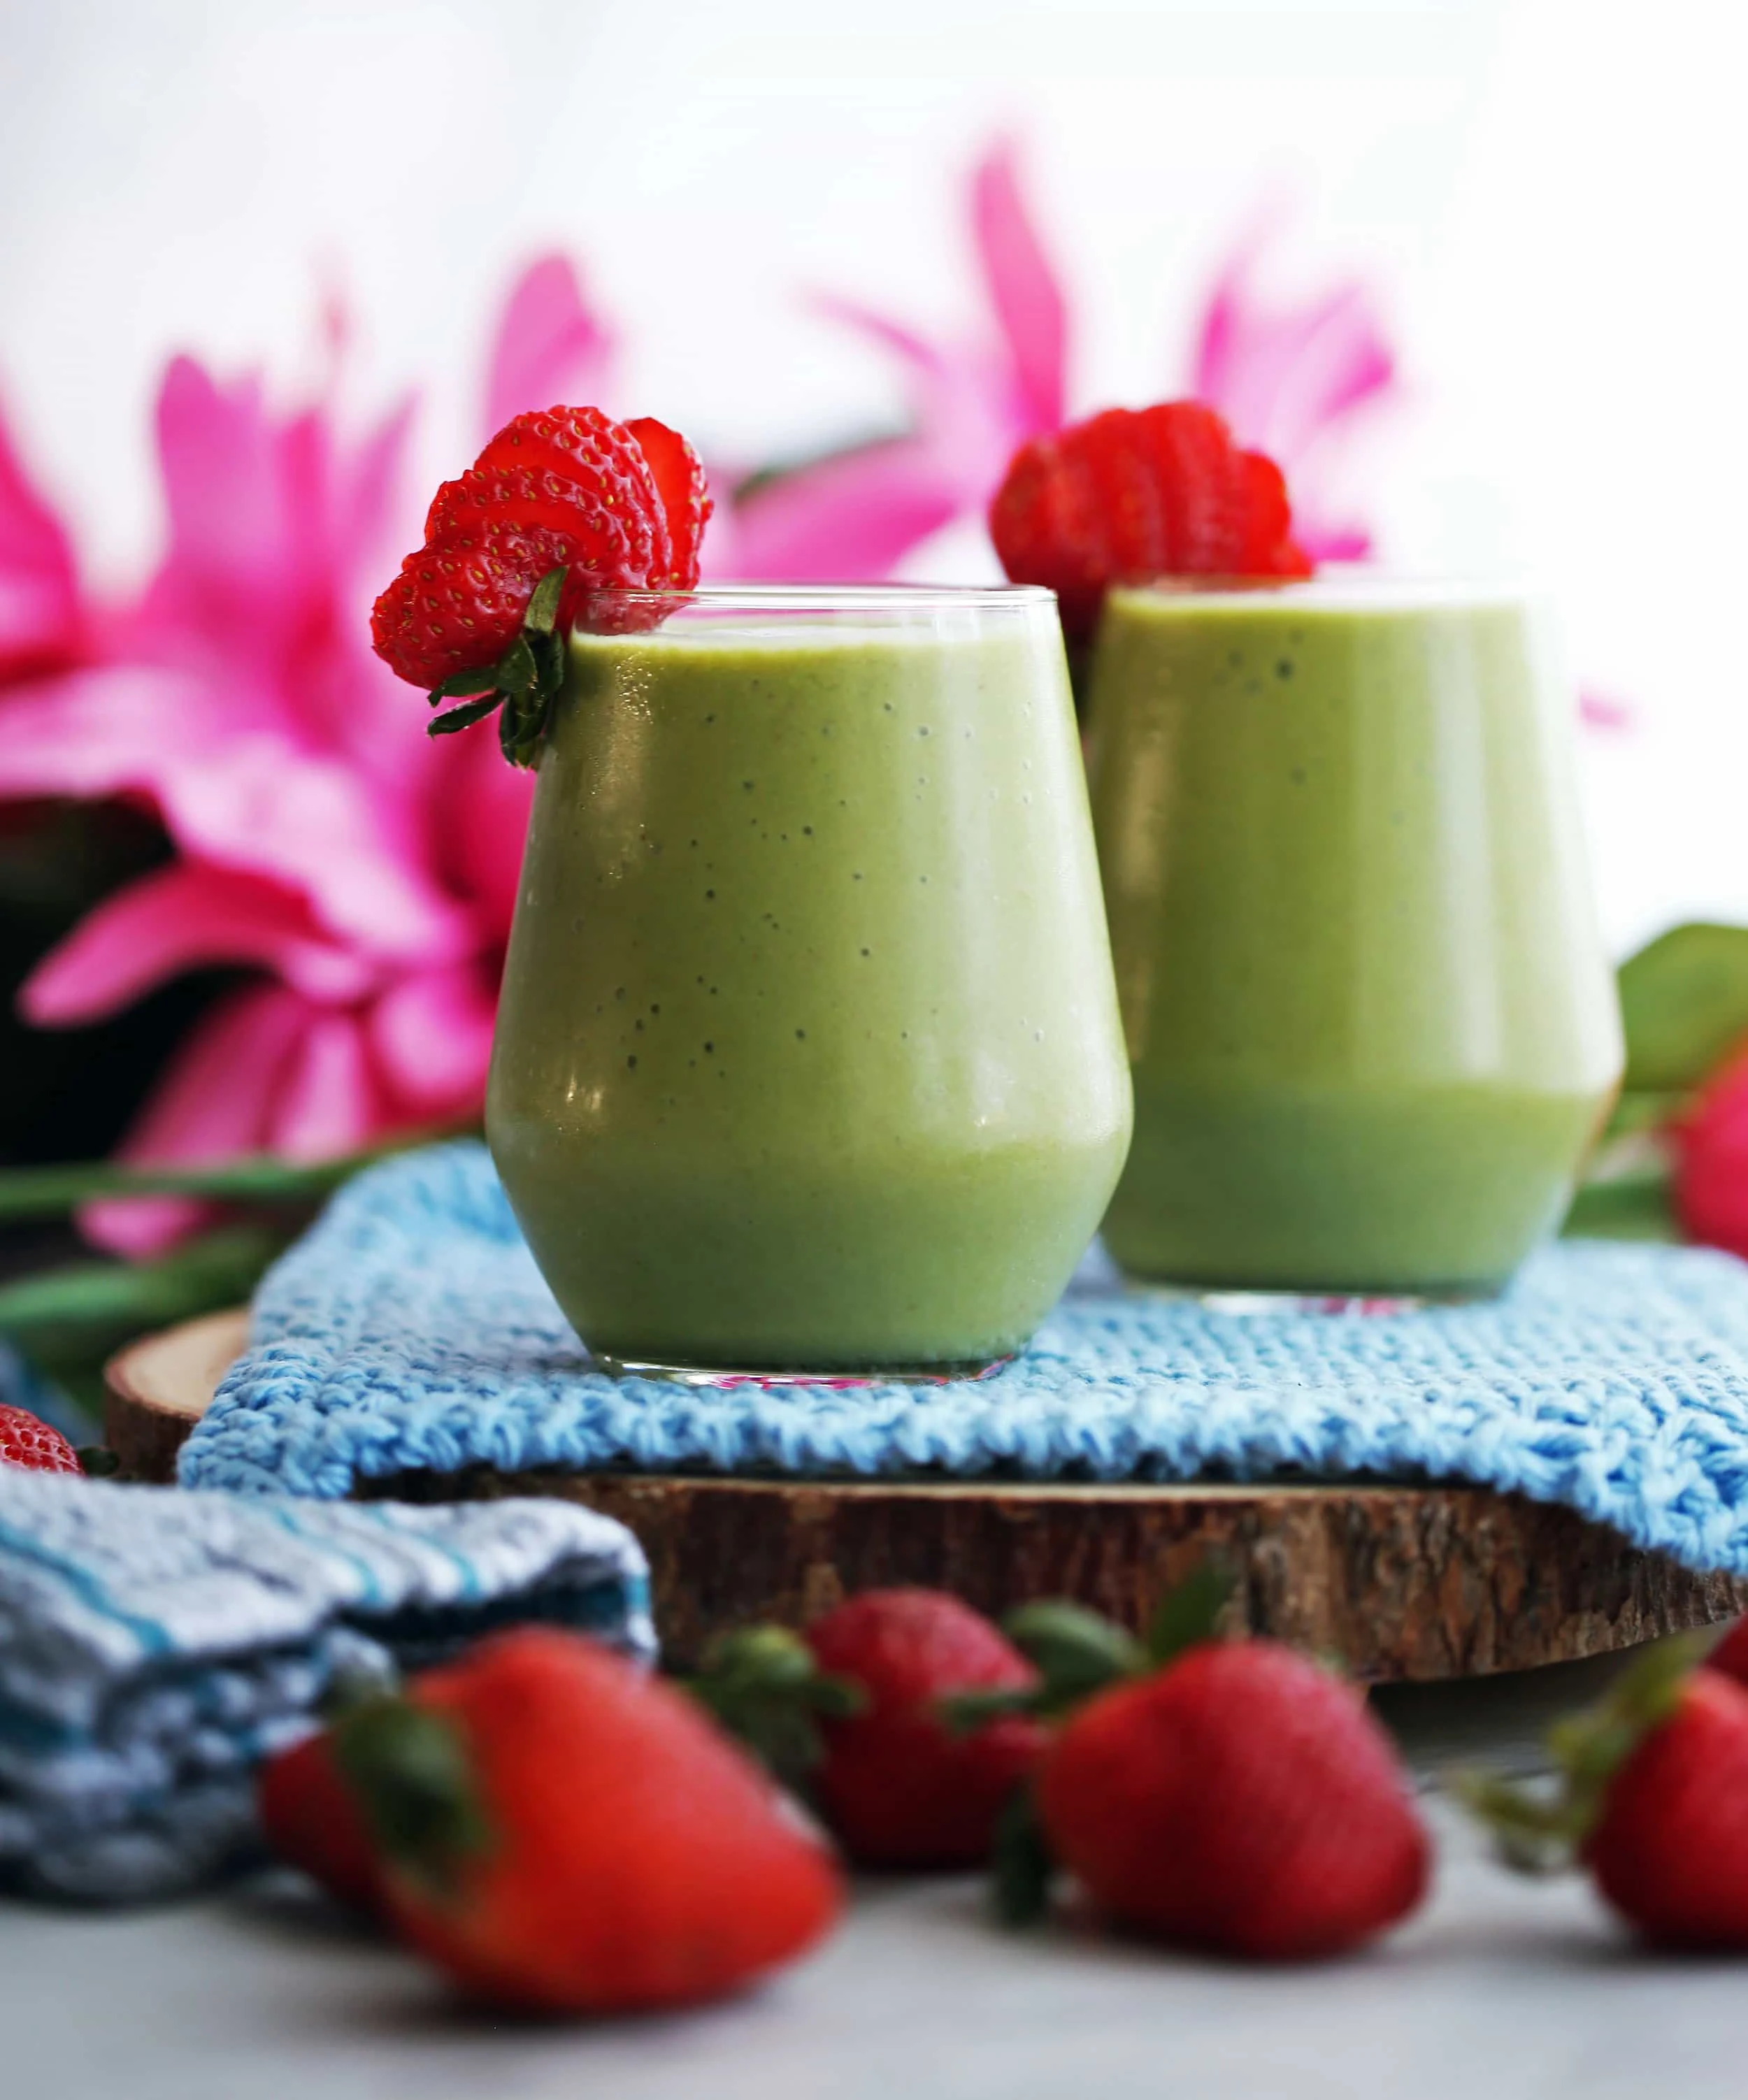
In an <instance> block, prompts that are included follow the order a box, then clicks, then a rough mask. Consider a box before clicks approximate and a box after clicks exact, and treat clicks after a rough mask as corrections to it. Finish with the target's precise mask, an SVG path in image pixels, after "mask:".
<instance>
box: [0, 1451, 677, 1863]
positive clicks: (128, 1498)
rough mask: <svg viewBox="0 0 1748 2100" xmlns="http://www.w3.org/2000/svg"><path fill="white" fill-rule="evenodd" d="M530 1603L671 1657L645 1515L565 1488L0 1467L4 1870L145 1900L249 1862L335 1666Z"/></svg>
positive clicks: (384, 1656) (425, 1649) (465, 1629)
mask: <svg viewBox="0 0 1748 2100" xmlns="http://www.w3.org/2000/svg"><path fill="white" fill-rule="evenodd" d="M532 1619H538V1620H543V1621H549V1622H556V1623H558V1624H562V1625H565V1626H573V1627H576V1628H577V1629H578V1630H581V1631H585V1632H588V1633H590V1634H593V1635H595V1636H597V1637H598V1638H599V1639H604V1640H607V1641H610V1642H611V1643H613V1644H614V1645H616V1646H617V1647H619V1648H621V1649H623V1650H625V1651H626V1652H629V1653H631V1654H633V1655H635V1656H637V1657H640V1658H642V1659H646V1660H647V1659H648V1658H650V1657H652V1656H653V1654H654V1652H655V1637H654V1633H653V1630H652V1629H651V1623H650V1617H649V1588H648V1573H647V1564H646V1562H645V1560H644V1556H643V1552H642V1548H641V1547H640V1546H638V1542H637V1541H636V1540H635V1539H634V1538H633V1537H632V1535H631V1533H629V1532H628V1531H627V1530H626V1529H625V1527H624V1526H623V1525H622V1524H616V1523H614V1522H612V1521H611V1520H610V1519H608V1518H606V1517H603V1516H600V1515H597V1514H596V1513H595V1512H594V1511H591V1510H586V1509H583V1508H581V1507H578V1506H577V1505H576V1504H574V1503H569V1502H557V1501H534V1500H528V1501H505V1502H472V1503H463V1504H454V1505H446V1506H440V1507H429V1508H412V1507H404V1506H402V1505H399V1504H396V1503H391V1502H377V1503H364V1504H350V1505H348V1504H344V1503H330V1504H318V1503H313V1502H301V1501H296V1500H294V1499H292V1498H289V1497H284V1496H277V1495H270V1496H256V1495H251V1496H246V1497H241V1496H234V1495H228V1494H222V1493H188V1492H186V1491H184V1490H180V1489H171V1488H144V1487H125V1486H119V1485H112V1484H108V1483H105V1482H101V1481H94V1480H75V1479H72V1478H69V1477H68V1476H53V1475H47V1474H36V1473H29V1472H25V1471H21V1470H20V1469H17V1468H15V1467H0V1886H6V1887H8V1888H11V1889H14V1890H23V1891H24V1892H27V1893H32V1894H38V1895H59V1896H62V1897H66V1898H70V1899H81V1900H85V1901H91V1902H125V1901H130V1900H139V1899H143V1898H147V1897H160V1896H164V1895H174V1894H176V1893H179V1891H181V1890H185V1889H188V1888H191V1887H193V1886H197V1885H198V1884H200V1883H201V1882H204V1881H206V1880H208V1879H210V1878H211V1877H213V1876H214V1875H216V1874H218V1873H222V1872H223V1871H225V1870H226V1869H227V1868H229V1867H232V1866H233V1865H236V1864H241V1863H242V1862H244V1861H245V1860H247V1859H248V1858H249V1856H250V1855H251V1854H252V1852H253V1851H254V1845H255V1842H256V1841H255V1832H254V1813H253V1785H252V1780H251V1774H252V1771H253V1769H254V1766H255V1764H256V1763H257V1762H258V1760H259V1759H260V1758H262V1757H263V1756H264V1755H267V1754H270V1753H271V1752H272V1751H274V1750H276V1749H280V1748H282V1747H284V1746H285V1745H287V1744H289V1743H291V1742H293V1741H295V1740H297V1738H298V1736H301V1735H303V1734H306V1733H307V1732H308V1730H309V1728H310V1727H311V1719H312V1716H313V1715H314V1714H315V1713H316V1710H317V1709H318V1708H319V1706H320V1704H321V1701H323V1699H324V1696H325V1695H326V1694H327V1693H328V1692H329V1690H330V1688H332V1687H333V1686H334V1685H335V1684H336V1682H337V1680H340V1679H344V1680H346V1681H347V1682H351V1681H355V1680H362V1681H364V1682H369V1681H371V1680H382V1679H386V1678H388V1677H390V1676H391V1674H393V1672H394V1671H395V1669H396V1667H397V1666H415V1665H420V1664H423V1663H425V1662H427V1661H434V1660H436V1659H438V1658H439V1657H442V1656H444V1655H446V1654H448V1653H450V1652H453V1651H454V1650H455V1649H456V1648H459V1647H461V1646H462V1645H463V1644H465V1643H466V1642H467V1641H468V1640H470V1639H474V1638H475V1637H476V1636H478V1635H480V1634H482V1633H484V1632H486V1631H488V1630H490V1629H492V1627H494V1626H501V1625H504V1624H506V1623H510V1622H512V1621H520V1620H532Z"/></svg>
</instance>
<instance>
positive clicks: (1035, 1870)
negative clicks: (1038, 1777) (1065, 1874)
mask: <svg viewBox="0 0 1748 2100" xmlns="http://www.w3.org/2000/svg"><path fill="white" fill-rule="evenodd" d="M994 1864H995V1877H994V1880H993V1882H991V1890H990V1893H991V1898H992V1899H993V1900H994V1903H995V1915H996V1917H998V1918H1000V1921H1001V1922H1002V1923H1003V1924H1004V1925H1005V1926H1013V1927H1014V1928H1015V1929H1020V1928H1023V1927H1024V1926H1029V1925H1036V1924H1038V1923H1040V1921H1042V1920H1043V1919H1044V1917H1046V1916H1047V1915H1048V1912H1049V1908H1050V1883H1051V1882H1052V1880H1053V1878H1054V1876H1055V1873H1056V1862H1055V1861H1054V1860H1053V1859H1052V1857H1051V1856H1050V1845H1049V1841H1048V1838H1046V1837H1045V1836H1044V1826H1043V1824H1040V1821H1039V1820H1038V1811H1037V1808H1036V1807H1035V1804H1034V1802H1033V1800H1032V1795H1031V1788H1030V1787H1026V1786H1022V1787H1019V1788H1017V1789H1015V1791H1014V1792H1013V1793H1011V1794H1010V1795H1009V1797H1008V1800H1007V1802H1006V1804H1005V1805H1004V1807H1003V1809H1002V1811H1001V1814H1000V1816H999V1817H998V1818H997V1819H996V1823H995V1860H994Z"/></svg>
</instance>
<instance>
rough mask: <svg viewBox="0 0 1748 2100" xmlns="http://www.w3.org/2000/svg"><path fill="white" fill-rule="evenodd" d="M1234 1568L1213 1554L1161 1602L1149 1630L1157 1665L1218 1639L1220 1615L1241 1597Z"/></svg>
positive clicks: (1151, 1652) (1152, 1657)
mask: <svg viewBox="0 0 1748 2100" xmlns="http://www.w3.org/2000/svg"><path fill="white" fill-rule="evenodd" d="M1237 1593H1238V1581H1237V1577H1235V1576H1234V1573H1233V1571H1232V1569H1231V1568H1230V1567H1229V1565H1228V1564H1227V1563H1226V1561H1225V1560H1224V1559H1223V1558H1222V1557H1221V1555H1218V1554H1216V1553H1209V1554H1207V1555H1205V1556H1204V1558H1203V1560H1201V1561H1200V1562H1198V1564H1197V1565H1196V1566H1195V1567H1194V1568H1191V1569H1190V1573H1188V1574H1187V1575H1186V1576H1185V1577H1184V1578H1183V1580H1182V1581H1181V1582H1177V1583H1174V1584H1173V1586H1172V1588H1171V1589H1169V1590H1168V1591H1167V1592H1166V1594H1165V1595H1164V1596H1163V1598H1162V1599H1160V1601H1159V1609H1158V1610H1157V1611H1156V1612H1154V1615H1153V1621H1152V1623H1151V1625H1150V1626H1149V1627H1148V1629H1147V1654H1148V1657H1149V1660H1150V1661H1152V1662H1154V1664H1155V1665H1164V1664H1166V1663H1168V1662H1171V1661H1175V1660H1176V1657H1178V1656H1180V1655H1181V1654H1182V1653H1183V1652H1184V1650H1185V1648H1194V1647H1196V1646H1197V1645H1198V1643H1200V1642H1203V1641H1208V1640H1212V1639H1213V1638H1214V1630H1215V1627H1216V1626H1217V1624H1218V1623H1219V1620H1220V1615H1221V1612H1224V1611H1225V1608H1226V1607H1227V1605H1228V1604H1230V1603H1231V1601H1232V1599H1233V1598H1234V1596H1235V1595H1237Z"/></svg>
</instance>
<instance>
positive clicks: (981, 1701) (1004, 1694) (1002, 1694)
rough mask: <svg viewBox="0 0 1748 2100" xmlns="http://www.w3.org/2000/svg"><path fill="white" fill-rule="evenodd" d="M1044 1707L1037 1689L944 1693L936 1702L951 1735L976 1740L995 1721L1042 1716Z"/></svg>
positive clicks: (996, 1688)
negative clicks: (979, 1732)
mask: <svg viewBox="0 0 1748 2100" xmlns="http://www.w3.org/2000/svg"><path fill="white" fill-rule="evenodd" d="M1043 1705H1044V1701H1043V1698H1042V1696H1041V1695H1040V1692H1039V1691H1038V1689H1037V1688H1036V1687H1035V1686H1031V1685H1026V1684H1002V1685H993V1686H991V1687H988V1688H987V1689H986V1690H982V1691H977V1692H943V1693H942V1696H941V1697H940V1698H939V1699H938V1700H937V1701H935V1711H936V1713H937V1714H939V1715H940V1717H941V1720H942V1725H943V1726H944V1727H946V1729H947V1733H948V1734H949V1735H951V1736H974V1735H975V1734H976V1733H977V1732H978V1729H979V1728H982V1727H987V1726H988V1724H989V1723H991V1721H1000V1720H1001V1719H1004V1718H1005V1717H1006V1716H1007V1715H1009V1714H1036V1713H1040V1712H1041V1711H1042V1710H1043Z"/></svg>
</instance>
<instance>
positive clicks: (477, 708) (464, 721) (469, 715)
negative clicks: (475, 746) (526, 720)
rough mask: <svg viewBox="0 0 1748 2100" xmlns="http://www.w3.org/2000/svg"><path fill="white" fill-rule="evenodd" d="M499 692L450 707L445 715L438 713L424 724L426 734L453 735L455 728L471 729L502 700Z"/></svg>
mask: <svg viewBox="0 0 1748 2100" xmlns="http://www.w3.org/2000/svg"><path fill="white" fill-rule="evenodd" d="M503 697H504V696H503V695H502V694H501V693H488V694H487V695H486V697H485V698H484V699H483V700H470V701H469V702H468V703H467V704H466V706H465V707H460V708H450V710H449V712H448V714H446V715H439V716H438V717H436V718H435V721H428V722H426V725H425V734H426V735H427V736H453V735H455V733H456V731H457V730H461V729H471V728H472V727H473V726H474V724H475V722H476V721H484V720H485V718H486V717H487V716H488V714H490V713H491V712H492V709H493V708H495V707H497V706H498V705H500V704H501V702H502V700H503Z"/></svg>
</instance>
